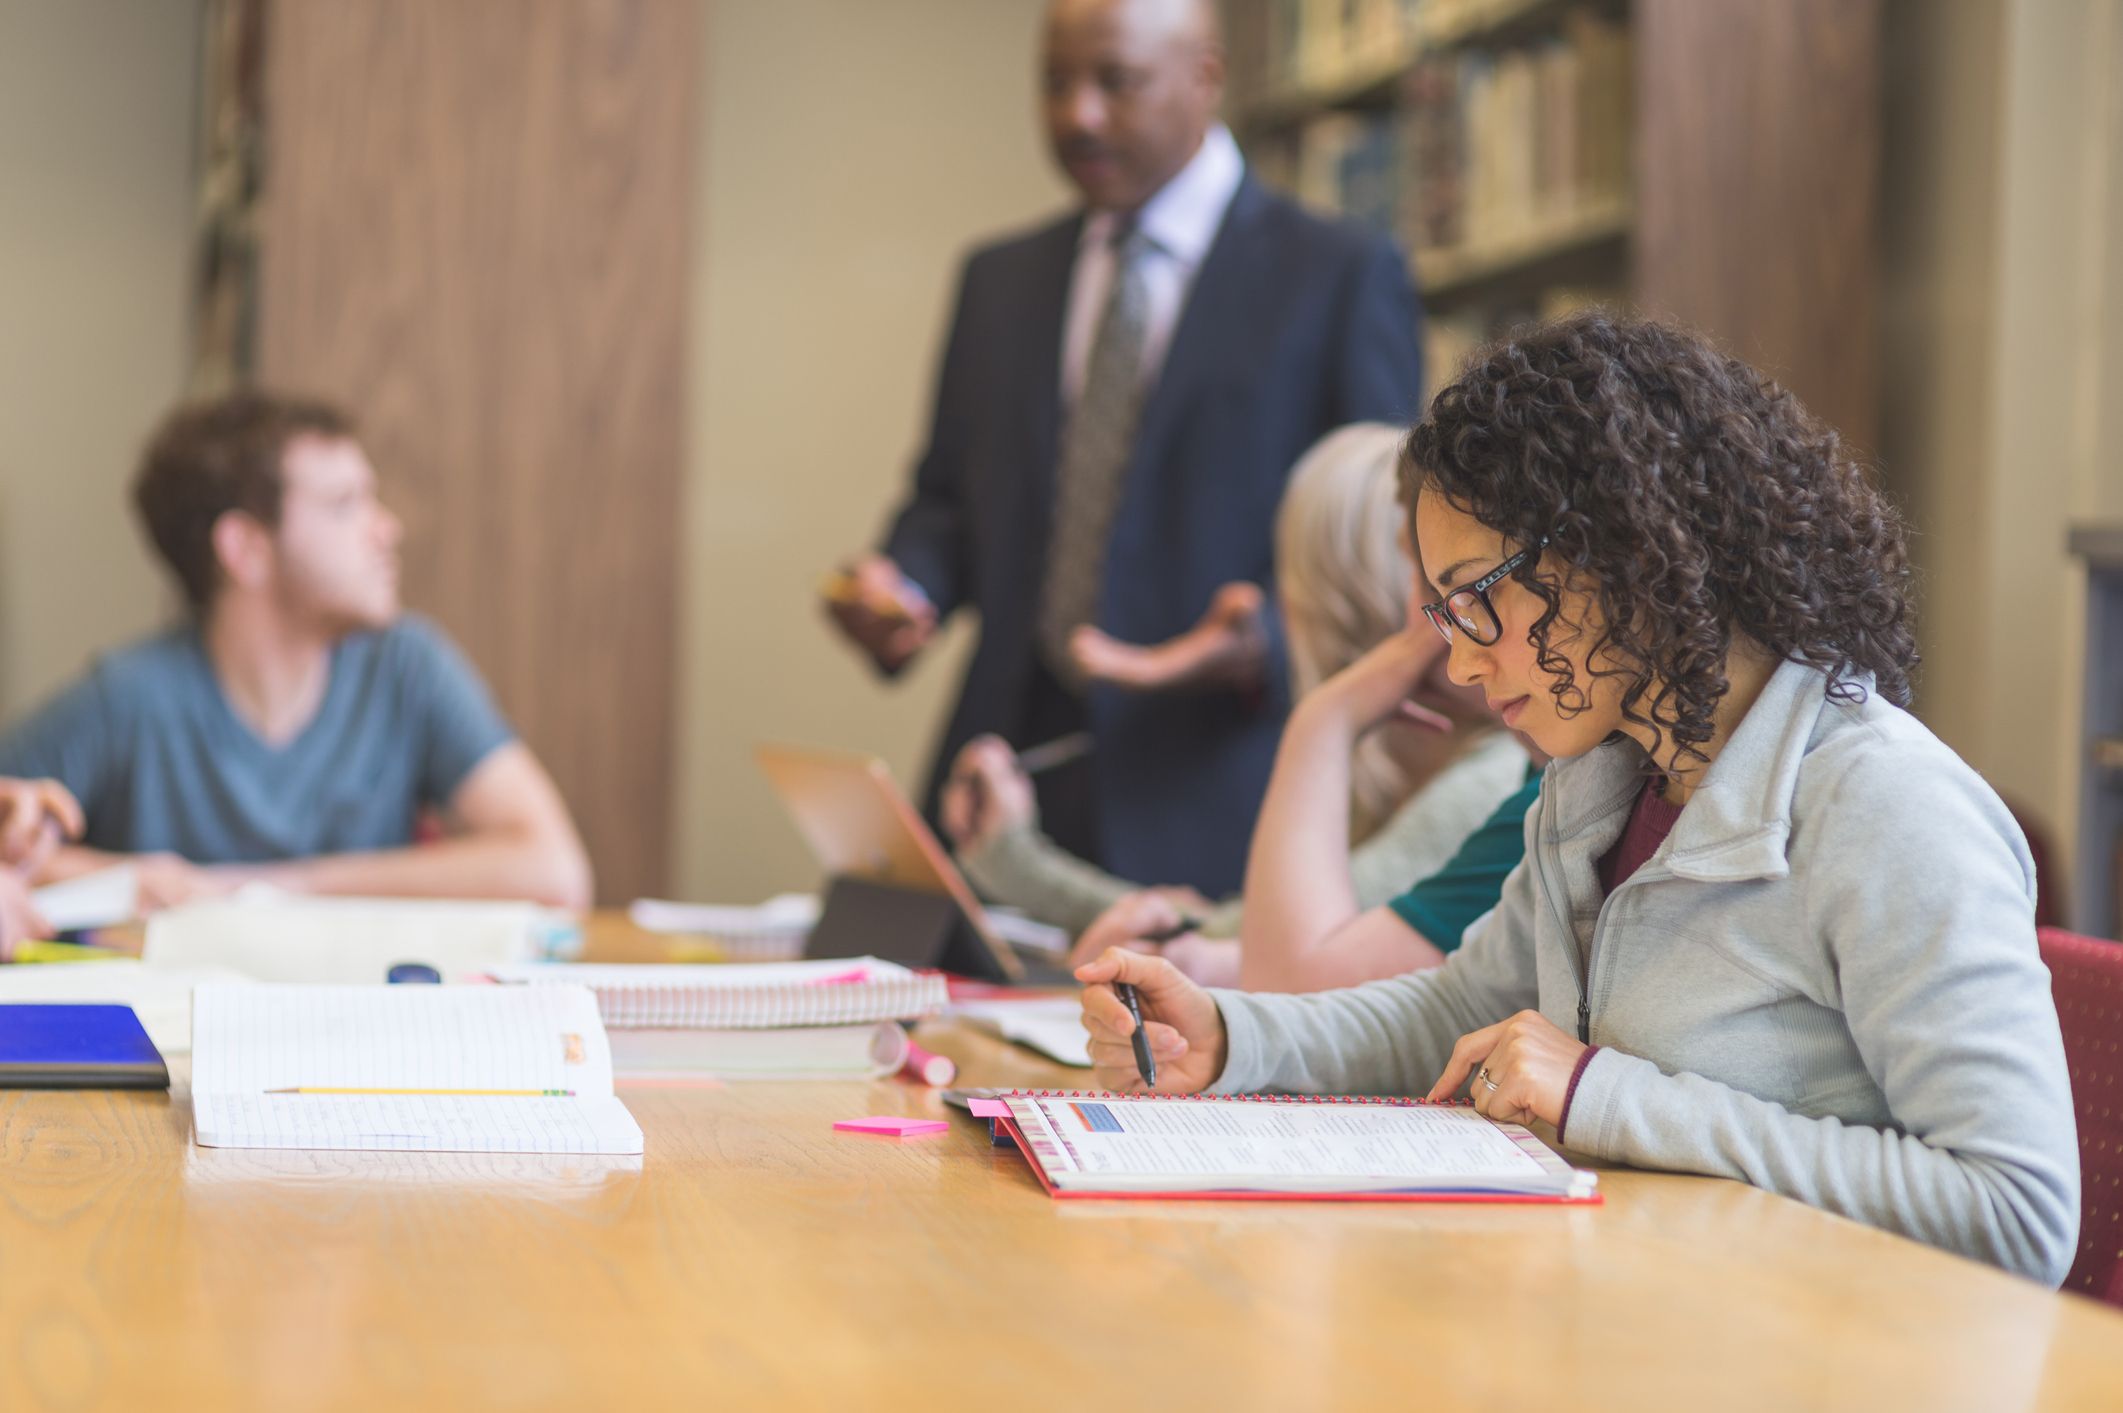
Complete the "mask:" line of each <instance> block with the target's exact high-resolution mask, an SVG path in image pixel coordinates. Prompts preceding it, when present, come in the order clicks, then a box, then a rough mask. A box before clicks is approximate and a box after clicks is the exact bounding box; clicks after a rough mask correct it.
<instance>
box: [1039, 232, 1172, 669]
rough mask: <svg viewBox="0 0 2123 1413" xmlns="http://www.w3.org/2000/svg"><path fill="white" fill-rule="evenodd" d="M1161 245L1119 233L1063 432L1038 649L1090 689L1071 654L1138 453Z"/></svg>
mask: <svg viewBox="0 0 2123 1413" xmlns="http://www.w3.org/2000/svg"><path fill="white" fill-rule="evenodd" d="M1155 249H1156V246H1155V245H1154V244H1153V243H1152V241H1151V240H1150V238H1149V237H1148V236H1146V235H1144V234H1143V233H1142V232H1141V231H1139V230H1134V229H1132V228H1126V227H1124V228H1122V229H1120V230H1117V231H1115V232H1114V270H1113V291H1112V293H1111V294H1110V295H1109V296H1108V297H1107V300H1106V310H1105V313H1104V314H1102V315H1101V316H1100V317H1099V321H1098V336H1097V337H1096V338H1094V339H1093V340H1092V342H1091V357H1090V360H1089V361H1088V362H1087V363H1086V364H1085V365H1084V385H1083V390H1082V391H1081V392H1080V393H1079V394H1078V395H1077V399H1076V407H1075V409H1074V410H1073V411H1072V412H1070V414H1069V425H1068V427H1067V429H1066V430H1065V431H1064V432H1063V434H1062V447H1061V464H1060V471H1059V473H1058V475H1057V477H1056V480H1055V491H1054V529H1053V533H1052V536H1051V537H1050V538H1049V540H1048V541H1047V577H1046V584H1045V586H1044V591H1043V593H1042V595H1041V599H1040V611H1039V643H1040V649H1041V651H1042V653H1043V654H1044V655H1045V657H1046V659H1047V666H1048V667H1049V668H1050V669H1052V670H1053V672H1054V675H1055V676H1056V677H1057V678H1058V679H1060V680H1061V681H1062V682H1064V683H1066V684H1068V685H1069V686H1071V687H1074V688H1076V689H1078V690H1079V691H1080V690H1082V688H1083V685H1084V684H1083V682H1082V679H1081V678H1080V676H1079V675H1078V673H1077V670H1076V664H1075V663H1074V662H1073V661H1072V660H1071V659H1070V657H1069V634H1070V633H1072V632H1074V631H1075V629H1076V628H1077V627H1078V625H1080V624H1084V623H1089V622H1091V621H1092V619H1093V617H1094V616H1095V615H1096V613H1097V612H1098V591H1099V585H1100V582H1101V580H1102V578H1103V576H1104V574H1105V568H1106V537H1107V534H1108V532H1109V531H1110V530H1111V529H1112V528H1113V512H1114V510H1115V509H1116V508H1117V507H1118V506H1119V505H1120V491H1121V480H1122V478H1123V477H1124V475H1125V474H1126V472H1127V469H1128V458H1129V455H1130V453H1131V452H1133V450H1134V448H1135V424H1136V421H1137V419H1138V418H1139V416H1140V415H1141V413H1142V408H1143V376H1142V371H1143V336H1144V331H1145V328H1146V325H1147V324H1148V315H1149V303H1150V301H1149V295H1148V290H1147V287H1146V280H1145V275H1144V267H1145V265H1146V264H1147V259H1146V257H1147V256H1148V255H1149V254H1150V253H1151V252H1152V251H1153V250H1155Z"/></svg>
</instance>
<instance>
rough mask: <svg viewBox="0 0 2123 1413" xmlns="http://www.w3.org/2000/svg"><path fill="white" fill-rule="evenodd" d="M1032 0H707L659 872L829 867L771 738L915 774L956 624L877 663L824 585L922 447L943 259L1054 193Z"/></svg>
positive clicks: (949, 277) (936, 722) (805, 878)
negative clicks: (774, 779) (765, 777)
mask: <svg viewBox="0 0 2123 1413" xmlns="http://www.w3.org/2000/svg"><path fill="white" fill-rule="evenodd" d="M1039 12H1040V4H1039V0H891V3H890V4H879V3H877V0H774V3H771V4H769V3H756V0H712V3H710V4H709V6H708V22H707V24H706V26H705V29H706V34H705V44H706V55H705V59H704V62H703V67H702V89H703V95H704V99H705V111H704V113H703V115H702V122H703V128H702V141H701V142H700V144H699V152H700V162H701V166H700V172H699V176H698V179H697V182H696V190H697V196H696V200H697V201H698V207H697V210H696V214H695V224H694V229H695V231H696V233H697V235H696V240H697V242H698V249H699V254H698V260H699V264H698V266H697V268H696V273H695V291H694V304H693V329H692V334H691V354H692V359H691V369H690V373H689V376H690V378H691V383H692V386H691V397H690V415H691V423H692V425H691V431H690V440H691V451H690V462H689V478H688V487H687V492H688V502H687V508H686V518H685V529H684V542H683V551H682V553H683V562H684V569H683V575H684V577H683V581H682V582H683V585H684V588H683V603H682V611H681V615H680V642H681V648H680V657H681V662H680V670H681V685H680V692H679V713H678V723H679V725H678V736H679V748H678V761H677V769H678V777H677V784H678V788H677V805H676V814H677V819H676V828H675V829H674V831H673V835H674V839H675V841H676V842H675V845H674V854H673V859H672V868H671V878H672V880H673V886H674V887H675V888H676V889H677V890H679V891H680V892H681V893H682V894H684V895H686V896H691V897H699V898H715V899H724V900H731V901H738V900H745V899H752V898H758V897H763V896H765V895H766V894H768V893H770V892H772V891H775V890H778V889H788V888H808V887H812V886H815V884H816V883H817V882H818V870H817V868H816V867H815V865H814V864H813V863H812V861H811V859H810V857H809V855H808V854H807V853H806V852H805V851H804V849H803V847H802V845H801V843H800V841H799V840H798V839H797V837H796V835H795V832H794V830H793V829H792V828H791V827H790V826H789V825H788V824H787V823H786V822H785V820H784V817H783V815H782V813H781V811H780V810H779V808H778V807H777V806H776V805H775V803H774V800H773V797H772V796H771V795H770V794H769V793H768V792H767V790H766V788H765V786H764V785H763V783H762V782H761V780H760V778H759V775H758V772H757V770H756V769H755V768H754V766H753V765H752V762H751V758H750V754H749V748H750V745H751V743H753V742H755V741H760V740H767V739H778V740H790V741H799V742H810V743H816V744H822V745H831V746H838V747H846V748H852V749H858V750H865V751H873V752H876V753H879V754H881V755H883V756H885V757H886V758H887V759H888V760H890V761H891V763H892V766H893V769H894V770H895V771H896V772H898V774H899V776H900V778H901V780H902V781H903V782H906V783H909V784H910V785H911V783H912V782H913V781H915V780H916V779H918V772H919V770H920V769H921V768H922V765H923V763H924V761H925V759H926V753H927V751H928V750H929V748H930V744H931V741H932V738H933V735H934V733H935V732H936V731H937V730H938V729H939V728H940V726H941V724H942V714H943V711H944V709H945V707H946V705H947V702H948V697H949V694H950V692H951V690H952V688H953V686H954V685H955V682H956V677H957V669H958V666H959V664H960V662H961V661H962V656H961V655H962V653H963V650H964V648H965V646H966V643H967V640H968V637H969V635H968V633H967V629H968V628H969V627H970V626H971V625H970V624H967V623H959V624H958V625H956V633H955V634H954V636H953V638H952V639H951V640H950V641H949V642H948V643H945V644H941V645H939V647H936V648H932V649H931V650H930V652H929V654H928V655H927V657H926V658H925V660H923V661H921V662H919V663H917V664H916V666H915V667H914V668H913V669H910V671H909V673H908V675H907V677H906V679H905V680H904V681H902V682H900V683H899V684H897V685H896V686H894V687H891V688H886V687H882V686H880V685H878V684H877V683H876V682H875V681H874V680H873V679H872V677H871V676H870V674H869V672H868V671H867V669H865V668H864V667H862V666H861V665H860V664H859V663H858V662H857V661H856V659H855V658H854V657H853V656H852V655H851V654H850V653H849V652H848V651H847V650H846V649H845V648H844V647H843V646H842V645H841V644H840V642H839V641H838V640H836V639H835V638H833V637H832V636H831V635H830V634H829V632H828V630H827V629H826V627H825V625H824V624H823V623H822V622H821V620H820V618H819V614H818V610H817V608H816V598H815V594H816V586H817V582H818V579H819V577H820V575H821V573H822V572H823V571H825V570H826V569H828V568H829V567H830V566H831V565H832V564H833V563H835V562H836V560H837V559H839V558H840V557H841V556H843V555H846V554H848V553H851V552H853V551H855V550H858V549H860V548H862V547H864V546H866V545H868V544H869V543H870V542H872V540H873V539H874V537H875V536H876V535H877V533H878V531H879V528H880V526H881V525H882V523H883V518H884V515H885V512H886V510H887V509H888V507H889V506H890V505H891V504H892V503H893V502H894V501H895V500H896V499H897V497H898V496H899V494H900V493H901V490H902V488H903V487H904V485H905V480H906V476H907V468H908V465H909V462H910V459H911V458H912V456H913V454H914V453H915V451H916V450H917V449H918V448H919V446H920V443H921V439H922V435H923V424H924V421H925V418H926V414H927V404H928V399H929V392H930V387H931V383H932V378H933V375H934V363H935V358H936V355H937V351H938V346H939V342H940V340H941V338H942V335H943V324H944V320H945V318H946V316H947V315H948V313H949V307H948V306H949V300H950V295H951V289H952V283H953V279H954V277H955V273H956V268H957V263H958V260H959V257H960V256H961V255H962V254H963V253H964V251H965V250H966V248H967V247H968V246H970V245H971V244H973V243H974V242H976V241H977V240H979V239H981V238H984V237H986V236H989V235H992V234H994V233H996V232H998V231H1002V230H1007V229H1010V228H1013V227H1016V226H1020V225H1023V224H1025V223H1027V222H1029V221H1032V220H1036V219H1039V218H1041V217H1042V216H1044V215H1045V214H1047V213H1049V212H1051V211H1054V210H1057V209H1059V208H1060V207H1061V205H1062V204H1063V200H1064V198H1063V188H1062V186H1061V184H1060V182H1059V179H1058V178H1057V177H1056V176H1055V175H1054V174H1053V173H1052V171H1051V169H1050V167H1049V165H1048V162H1047V159H1046V157H1045V154H1044V151H1043V149H1042V146H1041V143H1040V140H1039V136H1038V132H1037V128H1036V126H1035V114H1034V109H1033V93H1034V90H1033V74H1034V64H1035V52H1036V46H1037V34H1038V20H1039Z"/></svg>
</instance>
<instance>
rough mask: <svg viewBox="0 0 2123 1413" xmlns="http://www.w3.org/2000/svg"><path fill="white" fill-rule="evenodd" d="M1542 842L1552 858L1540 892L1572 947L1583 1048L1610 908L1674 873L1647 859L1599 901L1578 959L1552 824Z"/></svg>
mask: <svg viewBox="0 0 2123 1413" xmlns="http://www.w3.org/2000/svg"><path fill="white" fill-rule="evenodd" d="M1541 842H1542V844H1543V845H1544V846H1546V848H1547V850H1548V858H1549V866H1548V867H1546V868H1544V869H1542V870H1541V893H1542V895H1543V896H1544V897H1546V898H1547V899H1548V911H1549V912H1550V913H1552V914H1554V916H1555V921H1556V926H1557V927H1559V928H1561V929H1562V933H1563V940H1564V942H1565V944H1566V945H1567V946H1568V947H1569V948H1570V971H1571V975H1573V976H1574V977H1576V978H1577V984H1578V1043H1579V1044H1580V1045H1590V1044H1591V1043H1592V966H1593V963H1594V962H1595V961H1597V959H1598V958H1599V955H1600V927H1601V925H1602V924H1604V923H1605V922H1606V921H1607V905H1608V904H1610V903H1612V902H1613V901H1614V900H1615V898H1616V897H1617V896H1618V895H1620V893H1621V891H1622V890H1623V889H1624V888H1628V887H1630V886H1632V885H1634V884H1637V883H1656V882H1658V881H1659V880H1660V879H1662V878H1671V877H1672V876H1673V872H1672V870H1671V869H1660V870H1658V871H1657V872H1656V873H1654V872H1652V871H1651V861H1650V860H1648V859H1647V860H1645V861H1644V864H1643V866H1642V867H1640V868H1639V869H1637V871H1636V872H1635V873H1633V874H1631V875H1629V877H1627V878H1625V879H1623V880H1622V881H1621V883H1620V884H1618V885H1617V886H1616V887H1615V890H1614V892H1612V893H1609V894H1608V895H1607V896H1606V897H1605V898H1602V899H1601V900H1600V910H1599V912H1598V913H1596V914H1594V916H1593V919H1592V941H1591V942H1590V944H1589V945H1588V946H1587V947H1586V948H1585V955H1584V957H1582V958H1581V957H1579V956H1578V946H1577V929H1576V928H1575V927H1573V926H1571V923H1570V909H1569V908H1567V907H1566V906H1564V903H1563V900H1561V899H1559V898H1557V897H1556V889H1558V888H1560V887H1561V886H1562V874H1563V864H1562V859H1563V846H1562V841H1561V840H1559V839H1558V838H1556V835H1555V827H1554V824H1553V822H1552V821H1551V822H1550V824H1549V827H1548V828H1547V829H1545V830H1543V831H1542V839H1541ZM1595 866H1596V865H1595Z"/></svg>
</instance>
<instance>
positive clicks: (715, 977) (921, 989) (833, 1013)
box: [491, 957, 950, 1030]
mask: <svg viewBox="0 0 2123 1413" xmlns="http://www.w3.org/2000/svg"><path fill="white" fill-rule="evenodd" d="M491 975H492V976H493V978H494V979H495V980H496V981H503V982H525V983H530V984H533V985H552V984H562V985H572V986H587V987H588V988H590V991H591V992H592V993H593V994H594V995H595V996H596V997H597V1010H598V1014H599V1015H601V1016H603V1017H604V1023H605V1024H606V1025H608V1026H611V1027H612V1028H614V1029H628V1030H634V1029H659V1028H685V1027H694V1028H702V1029H716V1030H762V1029H767V1028H770V1027H775V1026H795V1025H859V1024H863V1023H865V1022H871V1021H888V1020H915V1019H918V1018H919V1017H922V1016H927V1015H933V1014H935V1013H936V1012H937V1011H940V1010H942V1009H943V1008H944V1003H945V1002H946V1001H947V1000H949V999H950V996H949V992H948V991H947V989H946V988H945V985H944V979H943V977H941V976H938V975H935V974H934V973H922V972H914V971H909V970H908V969H907V968H905V967H903V966H900V965H898V964H897V963H894V962H887V961H880V960H879V959H878V958H876V957H848V958H841V959H837V960H832V961H811V962H750V963H731V962H725V963H707V964H704V965H698V966H693V965H683V964H677V963H659V962H648V963H639V964H632V965H629V964H627V963H623V962H608V963H568V962H521V963H516V964H513V965H507V966H497V967H494V968H492V970H491Z"/></svg>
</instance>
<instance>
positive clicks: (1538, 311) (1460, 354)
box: [1423, 285, 1628, 406]
mask: <svg viewBox="0 0 2123 1413" xmlns="http://www.w3.org/2000/svg"><path fill="white" fill-rule="evenodd" d="M1627 300H1628V296H1627V295H1626V294H1625V293H1624V292H1623V291H1622V290H1621V289H1620V288H1619V287H1602V286H1590V285H1552V286H1549V287H1548V288H1546V289H1543V290H1542V291H1541V292H1540V293H1539V294H1538V295H1535V296H1532V297H1531V298H1529V299H1526V300H1525V301H1523V302H1520V303H1516V304H1506V305H1501V306H1491V307H1482V308H1465V307H1463V308H1460V309H1458V310H1454V311H1451V312H1447V313H1442V314H1441V313H1439V312H1437V311H1436V310H1431V311H1429V312H1427V313H1426V314H1425V315H1424V317H1423V382H1424V387H1423V402H1424V404H1425V405H1426V406H1427V405H1428V404H1429V401H1430V399H1431V398H1433V397H1435V396H1436V395H1437V392H1438V389H1440V388H1442V387H1444V386H1445V385H1446V384H1447V383H1450V382H1451V381H1452V380H1453V379H1455V378H1457V377H1458V376H1459V375H1460V373H1461V371H1462V370H1463V369H1465V367H1466V366H1467V361H1468V359H1470V358H1472V357H1473V356H1474V355H1475V353H1477V352H1478V351H1479V350H1480V349H1482V348H1483V347H1484V346H1486V345H1487V344H1489V343H1490V342H1491V341H1493V340H1496V339H1500V338H1502V337H1504V336H1505V335H1507V334H1509V333H1510V332H1511V331H1512V330H1513V329H1515V328H1517V327H1519V326H1521V325H1524V324H1528V323H1533V322H1536V321H1540V320H1547V319H1560V318H1562V317H1563V316H1564V315H1566V314H1571V313H1575V312H1576V311H1578V310H1580V309H1589V308H1593V307H1595V306H1604V307H1606V308H1610V309H1618V308H1621V307H1622V306H1623V305H1624V304H1626V303H1627Z"/></svg>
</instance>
